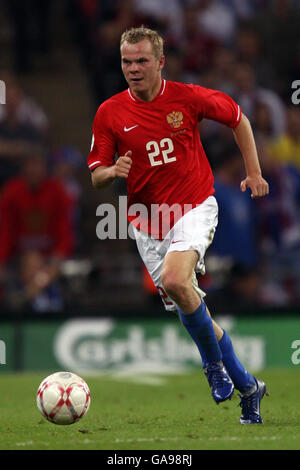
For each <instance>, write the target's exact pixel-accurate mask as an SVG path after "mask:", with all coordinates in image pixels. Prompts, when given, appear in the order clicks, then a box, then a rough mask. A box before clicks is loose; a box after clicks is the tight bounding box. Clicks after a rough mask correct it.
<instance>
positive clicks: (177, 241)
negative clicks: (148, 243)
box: [171, 240, 184, 245]
mask: <svg viewBox="0 0 300 470" xmlns="http://www.w3.org/2000/svg"><path fill="white" fill-rule="evenodd" d="M183 241H184V240H176V241H173V242H171V245H173V243H180V242H183Z"/></svg>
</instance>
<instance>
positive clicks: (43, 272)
mask: <svg viewBox="0 0 300 470" xmlns="http://www.w3.org/2000/svg"><path fill="white" fill-rule="evenodd" d="M57 277H58V272H57V268H56V267H55V266H51V265H49V263H48V262H47V261H46V259H45V258H44V257H43V256H42V255H41V253H39V252H38V251H25V252H24V253H23V254H22V255H21V256H20V258H19V263H18V267H17V275H16V276H14V277H13V278H12V279H11V282H8V283H7V285H6V295H5V298H4V302H5V306H6V307H8V308H9V309H11V310H14V311H18V310H23V311H24V310H33V311H36V312H47V313H50V312H57V311H61V310H62V309H63V306H64V299H63V294H62V290H61V287H60V285H59V281H58V279H57Z"/></svg>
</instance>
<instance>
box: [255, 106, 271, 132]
mask: <svg viewBox="0 0 300 470" xmlns="http://www.w3.org/2000/svg"><path fill="white" fill-rule="evenodd" d="M252 128H253V133H254V136H255V139H256V140H259V139H264V140H271V138H272V115H271V110H270V108H269V106H267V105H266V104H265V103H259V102H258V103H256V106H255V109H254V115H253V120H252Z"/></svg>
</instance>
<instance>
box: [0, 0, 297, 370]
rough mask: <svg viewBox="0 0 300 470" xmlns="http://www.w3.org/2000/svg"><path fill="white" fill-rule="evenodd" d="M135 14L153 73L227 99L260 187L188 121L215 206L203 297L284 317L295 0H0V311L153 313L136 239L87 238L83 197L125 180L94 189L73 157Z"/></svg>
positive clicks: (290, 292)
mask: <svg viewBox="0 0 300 470" xmlns="http://www.w3.org/2000/svg"><path fill="white" fill-rule="evenodd" d="M141 24H144V25H146V26H148V27H151V28H154V29H157V30H158V31H159V33H160V34H161V35H162V36H163V37H164V39H165V53H166V56H167V61H166V66H165V69H164V77H165V78H166V79H169V80H175V81H183V82H192V83H195V84H199V85H202V86H205V87H208V88H214V89H218V90H222V91H224V92H226V93H228V94H229V95H231V96H232V97H233V98H234V99H235V100H236V101H237V102H238V103H239V104H240V106H241V108H242V111H243V112H244V114H246V116H247V117H248V118H249V119H250V121H251V123H252V126H253V130H254V133H255V138H256V142H257V147H258V151H259V157H260V162H261V167H262V171H263V175H264V177H265V178H266V179H267V181H268V182H269V185H270V195H269V196H268V197H266V198H263V199H261V200H255V201H252V200H251V198H250V194H249V192H247V193H246V194H245V193H241V192H240V189H239V184H240V181H241V179H242V178H243V177H244V176H245V173H244V167H243V162H242V158H241V156H240V154H239V153H238V152H237V148H236V146H235V145H233V137H232V131H231V130H230V129H227V128H226V127H224V126H221V125H218V124H216V123H213V122H210V121H205V122H203V123H201V124H200V126H199V129H200V135H201V139H202V143H203V146H204V149H205V151H206V153H207V156H208V159H209V161H210V164H211V166H212V168H213V170H214V174H215V188H216V198H217V200H218V204H219V208H220V217H219V225H218V229H217V232H216V236H215V239H214V241H213V244H212V245H211V247H210V248H209V250H208V252H207V257H206V266H207V274H206V275H205V276H204V277H203V276H202V277H201V279H199V285H200V287H201V288H202V289H203V290H205V291H206V293H207V303H208V305H209V308H210V310H211V311H212V312H215V313H216V314H230V315H234V316H236V317H242V316H245V315H249V314H250V315H251V316H255V315H262V314H266V315H269V314H271V315H272V316H277V318H284V317H285V316H287V315H288V314H289V313H296V314H297V311H298V310H299V307H300V212H299V208H300V106H299V105H298V106H297V105H296V104H293V102H292V94H293V91H294V90H293V89H292V83H293V81H294V80H297V79H300V2H299V1H298V0H294V1H293V0H239V1H238V0H168V1H167V2H165V1H164V0H126V1H125V0H60V1H58V0H43V1H42V2H41V1H39V0H23V1H19V0H2V2H1V3H0V79H1V80H2V81H4V82H5V85H6V103H5V104H1V105H0V191H1V196H0V280H1V284H0V305H1V311H0V316H2V318H3V322H5V321H7V322H9V321H10V320H9V319H15V321H16V322H17V321H21V320H20V319H22V321H24V318H25V319H26V318H29V319H32V318H34V317H35V316H36V318H39V319H41V317H43V318H47V319H50V318H55V319H57V318H60V316H61V318H62V317H65V316H68V317H73V316H78V315H80V316H85V317H88V316H99V317H102V316H107V315H108V316H110V317H119V316H123V317H124V318H126V317H132V316H134V315H135V316H136V317H138V318H139V319H141V318H143V317H146V316H149V315H151V316H154V317H156V318H158V317H163V316H164V315H166V313H165V311H164V308H163V305H162V302H161V300H160V298H159V296H158V293H157V291H156V289H155V288H154V286H153V284H152V282H151V280H150V279H149V277H148V275H147V273H146V271H145V268H144V266H143V265H142V263H141V260H140V258H139V255H138V253H137V250H136V247H135V242H134V241H133V240H131V239H127V240H124V239H121V240H118V239H117V240H99V239H98V238H97V236H96V225H97V223H98V221H99V217H97V216H96V209H97V207H98V205H99V204H100V203H103V202H112V203H113V204H115V205H117V204H118V197H119V195H124V194H126V189H125V186H124V184H123V182H120V183H117V184H114V185H113V186H112V187H110V188H108V189H105V190H103V191H101V192H97V191H96V190H94V189H93V188H92V186H91V182H90V174H89V171H88V168H87V165H86V158H87V155H88V153H89V149H90V145H91V137H92V123H93V119H94V115H95V113H96V110H97V108H98V106H99V105H100V104H101V102H103V101H104V100H105V99H107V98H109V97H110V96H111V95H113V94H115V93H117V92H119V91H122V90H123V89H125V88H126V83H125V81H124V79H123V77H122V74H121V68H120V56H119V41H120V35H121V33H122V32H123V31H124V30H125V29H127V28H130V27H132V26H139V25H141ZM116 207H117V206H116ZM15 324H17V323H15ZM3 325H4V323H3ZM3 331H4V330H3ZM19 333H20V332H19V330H18V329H17V330H14V333H13V337H14V341H15V342H16V343H18V341H19V340H20V336H19ZM19 360H20V358H19ZM16 361H17V362H18V359H17V360H16Z"/></svg>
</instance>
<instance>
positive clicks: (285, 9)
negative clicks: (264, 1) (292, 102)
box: [255, 0, 300, 98]
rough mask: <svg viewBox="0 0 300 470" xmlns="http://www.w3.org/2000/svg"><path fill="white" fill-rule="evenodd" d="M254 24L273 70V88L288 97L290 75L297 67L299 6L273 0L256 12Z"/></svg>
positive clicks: (284, 0) (285, 0)
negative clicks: (274, 74) (258, 13)
mask: <svg viewBox="0 0 300 470" xmlns="http://www.w3.org/2000/svg"><path fill="white" fill-rule="evenodd" d="M297 3H299V2H298V1H297ZM255 28H256V30H257V31H258V33H259V35H260V39H261V43H262V45H263V56H264V60H265V61H266V62H267V63H269V64H272V67H273V68H274V70H275V72H276V77H275V78H276V79H275V80H274V81H273V88H274V90H275V91H277V92H278V93H280V94H281V96H283V97H287V98H289V96H288V95H289V93H290V85H289V84H290V81H291V77H295V74H296V70H297V68H298V70H299V64H298V65H297V61H299V52H300V51H299V31H300V14H299V10H298V11H297V9H296V8H295V5H294V2H293V1H292V0H273V1H271V2H269V3H268V6H267V8H266V9H264V10H263V11H262V12H261V14H260V15H257V16H256V18H255Z"/></svg>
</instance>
